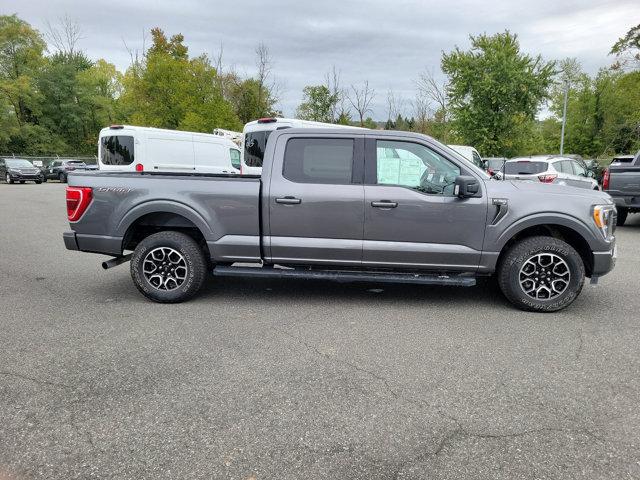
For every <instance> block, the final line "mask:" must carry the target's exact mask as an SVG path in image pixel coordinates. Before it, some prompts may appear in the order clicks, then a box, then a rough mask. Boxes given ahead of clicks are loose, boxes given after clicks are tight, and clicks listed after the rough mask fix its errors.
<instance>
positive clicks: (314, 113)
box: [297, 85, 340, 123]
mask: <svg viewBox="0 0 640 480" xmlns="http://www.w3.org/2000/svg"><path fill="white" fill-rule="evenodd" d="M302 92H303V101H302V103H301V104H300V106H299V107H298V112H297V116H298V118H301V119H303V120H314V121H316V122H326V123H332V122H333V121H334V119H333V117H332V112H334V111H335V109H336V106H337V104H338V101H339V100H340V96H339V94H338V93H331V91H330V90H329V88H328V87H327V86H326V85H308V86H306V87H304V89H303V91H302Z"/></svg>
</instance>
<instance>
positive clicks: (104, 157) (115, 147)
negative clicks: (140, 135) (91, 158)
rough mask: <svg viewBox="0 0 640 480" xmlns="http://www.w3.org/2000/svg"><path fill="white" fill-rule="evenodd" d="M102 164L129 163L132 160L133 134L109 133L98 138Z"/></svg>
mask: <svg viewBox="0 0 640 480" xmlns="http://www.w3.org/2000/svg"><path fill="white" fill-rule="evenodd" d="M100 144H101V147H102V148H101V149H100V161H101V162H102V164H103V165H131V164H132V163H133V161H134V151H133V136H131V135H110V136H108V137H102V138H101V139H100Z"/></svg>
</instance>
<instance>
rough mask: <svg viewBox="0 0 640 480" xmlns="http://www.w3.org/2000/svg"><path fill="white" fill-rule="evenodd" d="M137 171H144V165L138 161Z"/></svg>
mask: <svg viewBox="0 0 640 480" xmlns="http://www.w3.org/2000/svg"><path fill="white" fill-rule="evenodd" d="M136 172H144V165H142V164H141V163H136Z"/></svg>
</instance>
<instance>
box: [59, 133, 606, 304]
mask: <svg viewBox="0 0 640 480" xmlns="http://www.w3.org/2000/svg"><path fill="white" fill-rule="evenodd" d="M67 210H68V216H69V220H70V224H71V229H72V231H69V232H66V233H64V242H65V245H66V247H67V248H68V249H70V250H81V251H85V252H94V253H101V254H109V255H112V256H114V258H113V259H111V260H108V261H106V262H104V264H103V267H105V268H109V267H111V266H115V265H117V264H119V263H123V262H125V261H127V260H131V265H130V269H131V275H132V278H133V281H134V283H135V285H136V286H137V288H138V289H139V290H140V292H142V294H144V295H145V296H147V297H148V298H150V299H152V300H154V301H158V302H179V301H183V300H185V299H187V298H189V297H191V296H193V295H194V294H195V293H196V292H197V291H198V290H199V289H200V287H201V286H202V283H203V281H204V279H205V277H206V276H207V274H208V273H209V272H212V273H213V275H214V276H255V277H263V278H264V277H279V278H314V279H327V280H337V281H365V282H404V283H418V284H441V285H460V286H471V285H474V284H475V282H476V277H478V276H488V275H492V274H496V276H497V280H498V283H499V285H500V288H501V289H502V291H503V292H504V294H505V296H506V298H507V299H508V300H510V301H511V302H512V303H513V304H514V305H516V306H517V307H519V308H522V309H526V310H536V311H556V310H560V309H562V308H564V307H566V306H567V305H569V304H570V303H571V302H572V301H573V300H574V299H575V298H576V296H577V295H578V294H579V293H580V291H581V289H582V286H583V284H584V280H585V277H590V278H591V279H592V283H593V282H595V281H596V280H597V278H598V277H599V276H601V275H604V274H606V273H607V272H609V271H610V270H611V269H612V268H613V266H614V262H615V256H616V255H615V237H614V235H613V233H614V228H615V214H616V211H615V207H614V205H613V202H612V200H611V198H610V197H609V195H607V194H605V193H602V192H599V191H590V190H585V189H578V188H572V187H566V186H560V185H547V184H539V183H532V182H516V181H497V180H493V179H491V178H490V177H489V176H488V175H487V174H486V173H485V172H484V171H482V170H480V169H479V168H477V167H475V166H474V165H473V164H471V163H470V162H468V161H466V160H465V159H464V158H463V157H461V156H460V155H459V154H457V153H456V152H455V151H453V150H452V149H450V148H449V147H447V146H445V145H442V144H441V143H439V142H437V141H435V140H434V139H432V138H430V137H427V136H424V135H419V134H413V133H408V132H389V131H373V130H371V131H363V130H355V129H354V130H350V129H345V130H340V131H337V130H335V129H332V130H328V129H317V130H316V129H293V128H291V129H285V130H278V131H274V132H273V133H271V136H270V137H269V141H268V142H267V148H266V151H265V154H264V159H263V165H262V176H261V177H258V176H233V175H205V174H159V173H133V172H132V173H119V172H94V173H88V172H86V173H85V172H78V173H72V174H70V175H69V186H68V187H67ZM131 251H132V253H127V252H131Z"/></svg>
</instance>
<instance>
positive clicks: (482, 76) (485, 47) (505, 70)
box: [442, 31, 554, 156]
mask: <svg viewBox="0 0 640 480" xmlns="http://www.w3.org/2000/svg"><path fill="white" fill-rule="evenodd" d="M470 38H471V49H470V50H469V51H461V50H460V49H459V48H457V47H456V49H455V50H454V51H452V52H450V53H448V54H443V56H442V70H443V72H444V73H445V74H446V75H447V76H448V79H449V83H448V87H447V93H448V96H449V100H450V106H451V113H452V115H453V127H454V129H455V130H456V133H457V135H459V136H460V137H461V139H462V140H463V141H464V142H465V143H467V144H469V145H473V146H475V147H476V148H477V149H478V150H480V151H481V152H482V153H483V154H484V155H485V156H493V155H495V156H512V155H516V154H518V153H519V150H520V148H521V146H522V144H523V141H524V139H525V137H526V134H523V132H524V131H525V130H526V127H527V126H529V127H530V126H531V125H532V123H531V122H532V120H533V119H534V117H535V115H536V113H537V112H538V109H539V107H540V105H541V103H542V102H543V100H544V99H545V98H546V97H547V95H548V93H547V92H548V89H549V86H550V85H551V81H552V77H553V74H554V63H546V62H544V61H543V60H542V58H541V57H540V56H537V57H531V56H529V55H525V54H523V53H521V51H520V46H519V43H518V38H517V36H516V35H514V34H511V33H509V32H508V31H506V32H505V33H499V34H496V35H492V36H488V35H480V36H477V37H473V36H471V37H470Z"/></svg>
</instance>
